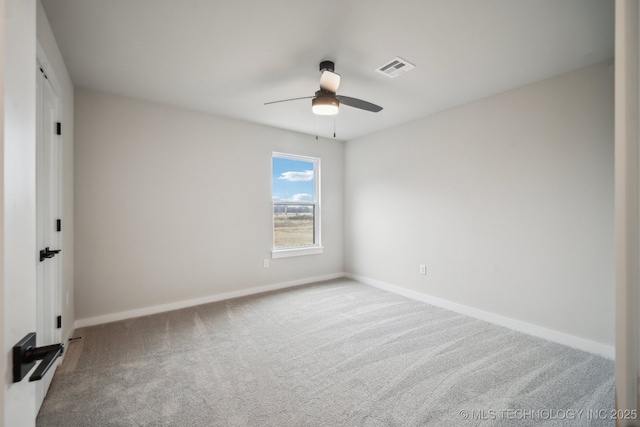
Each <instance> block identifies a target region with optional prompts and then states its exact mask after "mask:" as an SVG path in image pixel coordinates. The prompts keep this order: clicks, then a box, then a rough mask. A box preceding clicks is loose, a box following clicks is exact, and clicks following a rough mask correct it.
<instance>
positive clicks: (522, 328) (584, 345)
mask: <svg viewBox="0 0 640 427" xmlns="http://www.w3.org/2000/svg"><path fill="white" fill-rule="evenodd" d="M345 277H347V278H349V279H352V280H356V281H358V282H360V283H363V284H365V285H369V286H373V287H376V288H379V289H383V290H385V291H389V292H393V293H395V294H399V295H402V296H405V297H407V298H411V299H414V300H418V301H423V302H426V303H428V304H431V305H435V306H436V307H441V308H445V309H447V310H451V311H455V312H456V313H461V314H466V315H467V316H471V317H474V318H476V319H480V320H484V321H485V322H489V323H493V324H496V325H500V326H504V327H507V328H509V329H513V330H516V331H518V332H523V333H525V334H529V335H533V336H535V337H538V338H543V339H546V340H549V341H553V342H556V343H559V344H563V345H567V346H569V347H573V348H576V349H578V350H583V351H587V352H589V353H594V354H597V355H599V356H603V357H606V358H608V359H612V360H614V359H615V347H613V346H609V345H606V344H601V343H598V342H595V341H590V340H587V339H584V338H580V337H576V336H574V335H569V334H565V333H563V332H558V331H554V330H552V329H547V328H543V327H541V326H537V325H533V324H531V323H526V322H522V321H520V320H515V319H512V318H509V317H505V316H500V315H498V314H494V313H490V312H488V311H483V310H479V309H477V308H473V307H469V306H466V305H463V304H458V303H455V302H451V301H447V300H444V299H441V298H436V297H433V296H430V295H427V294H423V293H420V292H416V291H412V290H409V289H405V288H401V287H399V286H395V285H391V284H389V283H384V282H381V281H378V280H374V279H369V278H367V277H362V276H358V275H355V274H350V273H346V274H345Z"/></svg>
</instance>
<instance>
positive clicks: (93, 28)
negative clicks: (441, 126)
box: [41, 0, 614, 140]
mask: <svg viewBox="0 0 640 427" xmlns="http://www.w3.org/2000/svg"><path fill="white" fill-rule="evenodd" d="M41 1H42V4H43V6H44V9H45V11H46V13H47V17H48V19H49V21H50V24H51V27H52V29H53V32H54V34H55V37H56V40H57V42H58V45H59V47H60V50H61V52H62V55H63V57H64V60H65V62H66V65H67V68H68V69H69V73H70V75H71V79H72V81H73V83H74V84H75V85H76V87H79V88H85V89H92V90H96V91H100V92H106V93H111V94H116V95H122V96H127V97H131V98H136V99H142V100H147V101H151V102H158V103H162V104H167V105H172V106H176V107H182V108H186V109H190V110H195V111H201V112H207V113H212V114H215V115H220V116H225V117H231V118H236V119H241V120H246V121H250V122H255V123H261V124H264V125H269V126H275V127H278V128H283V129H289V130H293V131H298V132H303V133H306V134H310V135H320V136H325V137H333V130H334V125H335V129H336V134H337V138H338V139H340V140H352V139H355V138H358V137H361V136H364V135H366V134H369V133H373V132H376V131H379V130H381V129H385V128H389V127H392V126H395V125H398V124H401V123H404V122H407V121H411V120H414V119H417V118H420V117H424V116H426V115H429V114H433V113H436V112H439V111H443V110H446V109H449V108H452V107H455V106H457V105H461V104H464V103H467V102H470V101H474V100H477V99H480V98H484V97H486V96H489V95H492V94H496V93H499V92H503V91H505V90H509V89H512V88H515V87H518V86H522V85H524V84H527V83H531V82H534V81H538V80H542V79H545V78H548V77H551V76H554V75H557V74H560V73H563V72H567V71H571V70H574V69H578V68H581V67H584V66H588V65H591V64H594V63H597V62H601V61H612V59H613V49H614V2H612V1H611V0H562V1H559V0H484V1H478V0H394V1H381V0H377V1H374V0H323V1H310V0H262V1H256V0H180V1H176V0H108V1H105V0H41ZM396 56H399V57H401V58H403V59H405V60H407V61H409V62H411V63H412V64H414V65H416V68H415V69H413V70H411V71H409V72H407V73H405V74H403V75H401V76H399V77H397V78H395V79H391V78H388V77H386V76H384V75H381V74H379V73H377V72H375V71H374V69H376V68H377V67H379V66H380V65H382V64H384V63H385V62H388V61H390V60H392V59H393V58H395V57H396ZM321 60H332V61H335V63H336V69H335V71H336V72H337V73H338V74H340V75H341V76H342V82H341V85H340V88H339V90H338V94H340V95H347V96H351V97H356V98H361V99H364V100H366V101H369V102H372V103H374V104H378V105H381V106H382V107H384V109H383V110H382V111H381V112H379V113H371V112H367V111H361V110H357V109H354V108H350V107H347V106H342V107H341V108H340V113H339V114H338V115H337V116H335V119H334V118H332V117H318V116H315V115H314V114H313V113H312V112H311V100H310V99H304V100H298V101H291V102H285V103H278V104H272V105H264V103H265V102H268V101H275V100H280V99H288V98H295V97H302V96H311V95H313V94H314V92H315V91H316V90H318V85H319V79H320V72H319V70H318V64H319V62H320V61H321Z"/></svg>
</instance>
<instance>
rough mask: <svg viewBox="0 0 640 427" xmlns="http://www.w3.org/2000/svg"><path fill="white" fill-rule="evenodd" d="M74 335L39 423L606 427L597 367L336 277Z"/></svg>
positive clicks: (600, 362)
mask: <svg viewBox="0 0 640 427" xmlns="http://www.w3.org/2000/svg"><path fill="white" fill-rule="evenodd" d="M76 335H77V336H82V340H79V341H76V342H73V343H71V344H70V345H69V346H68V350H67V354H66V358H65V360H64V363H63V364H62V365H61V366H60V367H59V368H58V372H57V373H56V375H55V377H54V380H53V383H52V385H51V389H50V391H49V394H48V396H47V398H46V399H45V401H44V404H43V406H42V409H41V411H40V414H39V416H38V419H37V426H39V427H49V426H65V427H73V426H82V427H85V426H92V427H99V426H119V427H120V426H189V427H197V426H274V427H285V426H366V427H374V426H375V427H378V426H403V427H404V426H438V427H440V426H467V425H468V426H511V425H513V426H528V425H535V426H552V425H554V426H555V425H557V426H563V427H566V426H590V425H592V426H600V425H607V426H613V422H612V421H611V420H609V419H608V416H607V415H608V414H609V413H610V411H611V410H612V409H613V400H614V398H613V396H614V380H613V376H614V364H613V362H612V361H610V360H607V359H604V358H602V357H598V356H594V355H592V354H589V353H585V352H581V351H578V350H575V349H571V348H568V347H565V346H562V345H558V344H555V343H552V342H548V341H544V340H541V339H538V338H534V337H531V336H528V335H524V334H522V333H519V332H514V331H512V330H509V329H506V328H503V327H499V326H495V325H492V324H489V323H485V322H482V321H479V320H476V319H473V318H471V317H467V316H463V315H460V314H457V313H454V312H451V311H447V310H443V309H440V308H437V307H433V306H430V305H428V304H425V303H422V302H418V301H413V300H410V299H407V298H404V297H402V296H398V295H395V294H392V293H388V292H385V291H382V290H379V289H376V288H372V287H369V286H365V285H362V284H359V283H357V282H354V281H350V280H346V279H341V280H334V281H329V282H322V283H317V284H313V285H307V286H302V287H296V288H291V289H287V290H283V291H276V292H270V293H266V294H261V295H256V296H251V297H244V298H238V299H234V300H228V301H221V302H218V303H212V304H206V305H202V306H198V307H193V308H187V309H183V310H178V311H173V312H168V313H162V314H157V315H152V316H146V317H141V318H137V319H131V320H125V321H120V322H115V323H110V324H105V325H100V326H94V327H89V328H83V329H79V330H77V331H76ZM465 411H467V412H465ZM580 411H582V412H580ZM603 411H606V412H603ZM466 415H468V418H465V416H466Z"/></svg>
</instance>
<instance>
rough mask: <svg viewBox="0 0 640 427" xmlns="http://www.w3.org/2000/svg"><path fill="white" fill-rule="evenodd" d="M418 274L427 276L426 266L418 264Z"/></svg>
mask: <svg viewBox="0 0 640 427" xmlns="http://www.w3.org/2000/svg"><path fill="white" fill-rule="evenodd" d="M420 274H424V275H426V274H427V266H426V265H424V264H420Z"/></svg>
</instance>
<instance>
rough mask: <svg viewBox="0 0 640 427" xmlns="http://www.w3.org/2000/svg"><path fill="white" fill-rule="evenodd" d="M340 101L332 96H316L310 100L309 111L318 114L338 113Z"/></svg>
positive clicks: (329, 114)
mask: <svg viewBox="0 0 640 427" xmlns="http://www.w3.org/2000/svg"><path fill="white" fill-rule="evenodd" d="M339 107H340V102H339V101H338V100H337V99H336V98H334V97H332V96H316V97H315V98H313V99H312V100H311V111H313V113H314V114H317V115H319V116H333V115H336V114H338V109H339Z"/></svg>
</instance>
